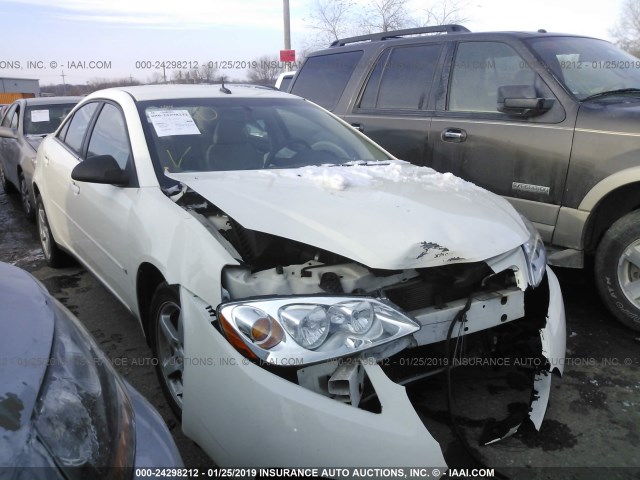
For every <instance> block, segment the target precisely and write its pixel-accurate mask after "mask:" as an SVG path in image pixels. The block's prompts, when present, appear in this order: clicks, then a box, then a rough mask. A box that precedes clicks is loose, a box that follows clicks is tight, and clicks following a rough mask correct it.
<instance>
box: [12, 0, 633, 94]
mask: <svg viewBox="0 0 640 480" xmlns="http://www.w3.org/2000/svg"><path fill="white" fill-rule="evenodd" d="M313 1H314V0H290V8H291V29H292V33H291V37H292V44H293V45H292V46H293V48H295V49H297V50H301V49H303V48H305V47H306V46H307V45H309V44H310V43H311V36H312V32H311V31H310V30H309V28H308V19H309V8H310V7H311V5H312V2H313ZM621 1H622V0H612V1H610V2H608V5H607V6H604V4H605V2H601V1H599V2H597V3H596V2H593V1H588V0H587V1H585V0H535V1H534V0H530V1H525V0H476V1H473V0H466V1H463V2H459V3H464V5H466V7H465V11H464V16H465V17H467V18H468V19H469V20H468V21H466V22H465V25H466V26H467V27H468V28H470V29H471V30H472V31H490V30H528V31H531V30H534V31H535V30H538V29H539V28H544V29H546V30H547V31H549V32H552V31H555V32H565V33H576V34H584V35H589V36H594V37H599V38H604V39H608V40H611V39H612V37H611V33H610V31H611V28H612V27H613V26H614V25H615V23H616V22H617V19H618V17H619V8H620V3H621ZM425 4H427V5H428V2H426V1H425V0H420V1H418V0H412V5H413V8H414V9H416V11H418V12H419V10H420V8H421V6H422V5H425ZM0 18H2V20H3V21H2V25H3V39H4V41H3V45H2V47H1V48H0V76H2V77H23V78H38V79H40V83H41V85H48V84H52V83H62V76H61V75H62V72H63V71H64V74H65V81H66V83H74V84H77V83H86V82H89V81H92V80H94V79H97V78H122V77H129V76H132V77H133V78H136V79H138V80H140V81H147V80H149V79H150V78H151V77H152V75H153V74H154V72H158V73H160V74H162V69H161V68H159V69H157V70H156V69H155V67H156V66H157V65H156V63H157V62H161V61H181V62H191V65H194V62H198V64H199V65H202V63H204V62H216V63H217V65H218V67H225V66H229V64H230V63H232V66H238V65H239V64H241V62H243V61H244V62H246V61H251V60H254V59H255V58H257V57H259V56H261V55H277V54H278V52H279V50H280V49H281V48H283V43H284V40H283V27H282V0H235V1H231V0H171V1H166V0H56V1H55V5H53V2H51V1H50V0H0ZM81 62H84V63H81ZM90 62H94V63H90ZM137 62H138V63H137ZM139 62H151V63H139ZM185 65H186V63H185ZM30 66H32V67H35V68H29V67H30ZM149 67H151V68H149ZM220 72H222V73H224V74H225V76H226V77H228V78H232V79H233V78H243V77H244V74H245V72H244V71H243V70H234V69H222V70H221V69H220V68H219V70H218V73H220ZM166 74H167V76H170V75H171V72H170V71H169V70H167V71H166Z"/></svg>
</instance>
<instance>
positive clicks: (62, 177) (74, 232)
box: [38, 102, 99, 256]
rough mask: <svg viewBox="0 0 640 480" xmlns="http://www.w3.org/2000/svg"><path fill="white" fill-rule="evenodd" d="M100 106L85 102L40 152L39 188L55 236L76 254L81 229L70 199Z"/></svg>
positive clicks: (95, 103)
mask: <svg viewBox="0 0 640 480" xmlns="http://www.w3.org/2000/svg"><path fill="white" fill-rule="evenodd" d="M98 106H99V103H98V102H90V103H87V104H85V105H83V106H82V107H81V108H80V109H79V110H77V111H76V112H75V113H74V115H73V117H72V118H71V119H69V120H68V121H67V122H66V123H65V125H64V126H63V128H62V129H61V130H60V132H59V133H58V135H57V136H56V137H55V138H53V139H52V138H49V139H45V140H44V144H43V147H44V148H42V149H41V151H40V153H39V155H38V162H39V164H40V165H39V168H41V169H42V177H41V178H42V180H41V185H39V188H40V191H41V192H42V200H43V202H44V206H45V210H46V212H47V218H48V219H49V225H50V227H51V229H52V231H53V236H54V238H55V239H56V241H57V242H58V243H60V244H61V245H62V246H63V247H64V248H66V249H67V250H70V251H71V252H72V253H73V254H74V255H76V256H77V255H78V253H77V251H76V247H77V245H76V243H77V242H76V240H77V238H78V236H79V235H80V232H81V229H80V227H79V226H78V224H77V223H76V221H75V220H74V219H73V218H72V217H71V216H70V215H69V213H70V212H69V202H70V201H72V200H73V198H74V195H75V186H74V184H73V182H72V180H71V171H72V170H73V169H74V167H75V166H76V165H78V162H80V161H81V160H82V156H83V151H84V145H85V143H84V141H85V137H86V134H87V131H88V129H89V126H90V124H91V122H92V121H93V119H94V114H95V113H96V111H97V109H98Z"/></svg>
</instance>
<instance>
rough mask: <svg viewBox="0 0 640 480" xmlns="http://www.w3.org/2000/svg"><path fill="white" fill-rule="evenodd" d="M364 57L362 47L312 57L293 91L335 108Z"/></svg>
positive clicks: (330, 108)
mask: <svg viewBox="0 0 640 480" xmlns="http://www.w3.org/2000/svg"><path fill="white" fill-rule="evenodd" d="M361 57H362V50H358V51H354V52H344V53H336V54H332V55H320V56H317V57H310V58H308V59H307V61H306V62H305V63H304V65H303V67H302V70H300V73H298V77H297V79H296V82H295V83H294V84H293V88H292V89H291V93H293V94H294V95H299V96H301V97H304V98H308V99H309V100H311V101H312V102H315V103H317V104H318V105H321V106H323V107H324V108H326V109H327V110H332V109H333V108H334V107H335V106H336V104H337V103H338V100H339V99H340V97H341V96H342V92H344V89H345V87H346V86H347V83H348V82H349V79H350V78H351V75H352V74H353V71H354V70H355V68H356V65H357V64H358V62H359V61H360V58H361Z"/></svg>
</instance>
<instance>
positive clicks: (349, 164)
mask: <svg viewBox="0 0 640 480" xmlns="http://www.w3.org/2000/svg"><path fill="white" fill-rule="evenodd" d="M386 161H387V160H351V161H349V162H346V163H331V164H329V165H327V166H329V167H354V166H358V167H370V166H379V165H389V163H384V162H386Z"/></svg>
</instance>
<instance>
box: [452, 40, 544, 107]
mask: <svg viewBox="0 0 640 480" xmlns="http://www.w3.org/2000/svg"><path fill="white" fill-rule="evenodd" d="M534 84H535V73H534V72H533V70H531V68H530V67H529V66H528V65H527V63H526V62H525V61H524V60H523V59H522V57H520V55H518V54H517V53H516V52H515V50H513V48H511V47H510V46H509V45H506V44H504V43H498V42H465V43H460V45H458V49H457V52H456V59H455V61H454V64H453V74H452V77H451V87H450V90H449V92H450V93H449V110H454V111H472V112H493V113H497V112H498V110H497V108H496V107H497V99H498V87H500V86H503V85H530V86H534Z"/></svg>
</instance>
